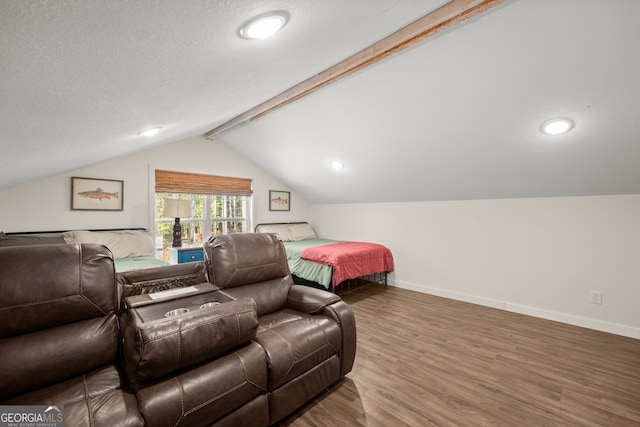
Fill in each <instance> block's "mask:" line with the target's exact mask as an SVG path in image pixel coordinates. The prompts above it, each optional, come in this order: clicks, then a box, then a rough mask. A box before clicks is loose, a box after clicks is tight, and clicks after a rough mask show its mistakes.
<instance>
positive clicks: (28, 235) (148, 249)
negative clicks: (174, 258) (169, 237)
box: [0, 228, 168, 272]
mask: <svg viewBox="0 0 640 427" xmlns="http://www.w3.org/2000/svg"><path fill="white" fill-rule="evenodd" d="M62 243H66V244H76V243H98V244H101V245H104V246H106V247H108V248H109V250H111V253H112V254H113V258H114V261H115V269H116V272H122V271H128V270H139V269H143V268H152V267H159V266H163V265H168V263H166V262H165V261H163V260H161V259H158V258H156V256H155V251H156V249H155V245H154V244H153V238H152V236H151V233H149V231H147V230H145V229H144V228H131V229H105V230H69V231H37V232H24V233H4V232H0V247H2V246H25V245H50V244H62Z"/></svg>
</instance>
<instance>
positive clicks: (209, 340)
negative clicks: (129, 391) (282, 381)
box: [122, 299, 258, 381]
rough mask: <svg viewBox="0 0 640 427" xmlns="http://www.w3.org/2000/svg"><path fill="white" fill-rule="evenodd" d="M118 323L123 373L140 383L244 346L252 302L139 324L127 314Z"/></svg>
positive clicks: (253, 317)
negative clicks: (121, 336) (120, 326)
mask: <svg viewBox="0 0 640 427" xmlns="http://www.w3.org/2000/svg"><path fill="white" fill-rule="evenodd" d="M134 310H135V309H134ZM123 319H124V320H123V322H122V323H123V328H124V357H125V366H126V369H127V373H128V374H129V375H130V376H131V378H134V379H136V380H142V381H149V380H153V379H157V378H161V377H163V376H165V375H168V374H170V373H173V372H176V371H178V370H180V369H183V368H187V367H190V366H193V365H195V364H197V363H201V362H205V361H207V360H211V359H213V358H215V357H216V356H218V355H220V354H222V353H226V352H228V351H230V350H232V349H234V348H236V347H239V346H241V345H243V344H246V343H248V342H249V341H250V340H251V339H252V338H253V337H254V336H255V333H256V330H257V328H258V317H257V314H256V305H255V302H254V301H253V300H252V299H242V300H238V301H231V302H226V303H224V304H219V305H216V306H214V307H212V308H207V309H203V310H196V311H193V312H190V313H187V314H183V315H180V316H176V317H172V318H162V319H158V320H152V321H150V322H142V321H140V319H139V318H137V317H136V316H135V315H134V311H133V310H130V311H129V312H127V314H126V315H124V316H123Z"/></svg>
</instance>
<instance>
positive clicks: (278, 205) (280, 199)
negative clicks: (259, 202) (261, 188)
mask: <svg viewBox="0 0 640 427" xmlns="http://www.w3.org/2000/svg"><path fill="white" fill-rule="evenodd" d="M290 199H291V193H290V192H289V191H274V190H269V210H270V211H288V210H291V202H290Z"/></svg>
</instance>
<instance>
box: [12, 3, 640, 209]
mask: <svg viewBox="0 0 640 427" xmlns="http://www.w3.org/2000/svg"><path fill="white" fill-rule="evenodd" d="M443 3H444V1H397V0H395V1H393V0H350V1H344V0H331V1H326V0H323V1H319V0H305V1H301V0H295V1H293V0H290V1H272V0H268V1H264V0H252V1H244V0H243V1H237V0H226V1H224V0H219V1H205V0H190V1H188V2H185V1H181V0H173V1H162V2H158V1H156V0H139V1H135V2H132V1H125V0H111V1H102V0H66V1H64V2H43V1H39V0H21V1H3V2H1V3H0V53H1V54H2V61H0V76H1V77H0V99H1V101H0V130H2V132H1V133H0V189H2V188H8V187H11V186H14V185H18V184H20V183H24V182H28V181H33V180H36V179H38V178H42V177H46V176H50V175H54V174H58V173H62V172H66V171H69V170H73V169H76V168H78V167H82V166H86V165H89V164H92V163H96V162H100V161H103V160H106V159H109V158H114V157H118V156H122V155H126V154H127V153H131V152H133V151H139V150H143V149H147V148H149V147H151V146H153V145H157V144H163V143H167V142H174V141H177V140H181V139H184V138H186V137H189V136H193V135H199V134H202V133H204V132H206V131H208V130H210V129H213V128H214V127H216V126H217V125H219V124H221V123H223V122H225V121H227V120H229V119H231V118H232V117H234V116H237V115H238V114H241V113H242V112H244V111H246V110H248V109H249V108H251V107H253V106H255V105H257V104H259V103H261V102H263V101H265V100H266V99H268V98H270V97H272V96H274V95H277V94H278V93H280V92H282V91H284V90H286V89H288V88H289V87H291V86H293V85H295V84H297V83H299V82H300V81H303V80H305V79H307V78H308V77H311V76H313V75H315V74H316V73H318V72H320V71H322V70H324V69H326V68H328V67H330V66H331V65H333V64H335V63H337V62H339V61H341V60H343V59H345V58H347V57H349V56H350V55H352V54H354V53H356V52H358V51H360V50H361V49H363V48H365V47H367V46H369V45H371V44H373V43H375V42H376V41H378V40H380V39H382V38H383V37H385V36H387V35H388V34H390V33H392V32H393V31H395V30H397V29H399V28H401V27H403V26H405V25H407V24H409V23H410V22H412V21H414V20H415V19H417V18H419V17H421V16H423V15H425V14H427V13H429V12H430V11H432V10H434V9H435V8H437V7H438V6H440V5H441V4H443ZM274 9H284V10H287V11H289V12H290V13H291V21H290V22H289V24H288V25H287V26H286V27H285V29H284V30H283V31H281V32H280V33H278V34H277V35H276V37H274V38H272V39H269V40H265V41H247V40H244V39H241V38H239V37H238V36H237V30H238V27H239V26H240V25H241V23H243V22H244V21H246V20H247V19H249V18H250V17H252V16H255V15H257V14H260V13H263V12H265V11H268V10H274ZM637 16H640V2H638V1H635V0H610V1H602V0H563V1H561V2H559V1H557V0H535V1H534V0H506V1H505V2H504V3H503V4H502V5H500V6H498V7H496V8H494V9H492V10H490V11H489V12H487V13H486V14H484V15H480V16H478V17H476V18H474V19H472V20H470V21H468V22H466V23H464V24H462V25H460V26H458V27H456V28H454V29H453V30H450V31H447V32H444V33H441V34H439V35H438V36H436V37H434V38H431V39H427V40H426V41H424V42H422V43H421V44H419V45H415V46H413V47H412V48H410V49H408V50H405V51H403V52H401V53H400V54H398V55H395V56H393V57H391V58H389V59H387V60H385V61H382V62H379V63H378V64H376V65H375V66H373V67H371V68H368V69H366V70H364V71H361V72H359V73H357V74H354V75H351V76H350V77H348V78H346V79H344V80H341V81H339V82H337V83H334V84H332V85H330V86H327V87H325V88H324V89H322V90H320V91H318V92H316V93H314V94H312V95H310V96H308V97H306V98H304V99H302V100H300V101H297V102H295V103H292V104H290V105H288V106H286V107H284V108H282V109H280V110H277V111H276V112H274V113H271V114H269V115H267V116H265V117H263V118H260V119H258V120H256V121H254V122H251V123H250V124H247V125H245V126H242V127H239V128H237V129H235V130H232V131H229V132H227V133H225V134H223V135H221V136H220V137H219V139H220V140H221V141H223V142H224V143H226V144H228V145H230V146H231V147H233V148H234V149H236V150H237V151H239V152H241V153H243V154H244V155H245V156H246V157H248V158H249V159H251V160H252V161H253V162H255V163H256V164H257V165H258V166H260V167H261V168H263V169H264V170H265V171H267V172H269V173H271V174H272V175H273V176H274V177H276V178H277V179H278V180H280V181H281V182H283V184H285V185H287V186H289V187H290V188H291V189H292V190H293V191H296V192H297V193H298V194H299V195H300V196H301V197H303V198H304V199H306V200H308V201H310V202H312V203H341V202H372V201H383V202H384V201H406V200H452V199H479V198H502V197H538V196H571V195H593V194H625V193H640V167H638V166H639V165H638V159H640V143H639V142H638V137H639V135H640V121H639V120H638V117H640V114H639V113H640V82H639V79H638V77H637V76H638V75H640V57H639V56H638V55H637V52H640V26H638V25H637V24H636V22H635V21H636V18H637ZM559 115H562V116H565V115H567V116H571V117H573V119H574V120H575V121H576V127H575V129H574V130H573V132H571V133H569V134H567V135H564V136H560V137H553V138H551V137H546V136H543V135H541V134H540V133H539V132H538V127H539V126H540V124H541V123H542V122H543V121H544V120H546V119H548V118H551V117H554V116H559ZM154 126H163V127H164V130H163V132H161V133H160V134H158V135H157V136H156V137H154V138H151V139H145V138H141V137H139V136H136V135H135V134H136V132H138V131H140V130H143V129H146V128H150V127H154ZM334 159H335V160H340V161H342V162H344V163H345V168H344V169H343V170H340V171H334V170H331V169H329V168H328V164H329V163H330V161H331V160H334Z"/></svg>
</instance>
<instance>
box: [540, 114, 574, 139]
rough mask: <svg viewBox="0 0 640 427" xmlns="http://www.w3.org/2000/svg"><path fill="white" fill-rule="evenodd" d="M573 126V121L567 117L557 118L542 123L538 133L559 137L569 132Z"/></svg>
mask: <svg viewBox="0 0 640 427" xmlns="http://www.w3.org/2000/svg"><path fill="white" fill-rule="evenodd" d="M574 124H575V123H574V121H573V120H572V119H570V118H568V117H558V118H555V119H551V120H547V121H546V122H544V123H543V124H542V126H540V131H541V132H542V133H544V134H545V135H561V134H563V133H567V132H569V131H570V130H571V129H572V128H573V125H574Z"/></svg>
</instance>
